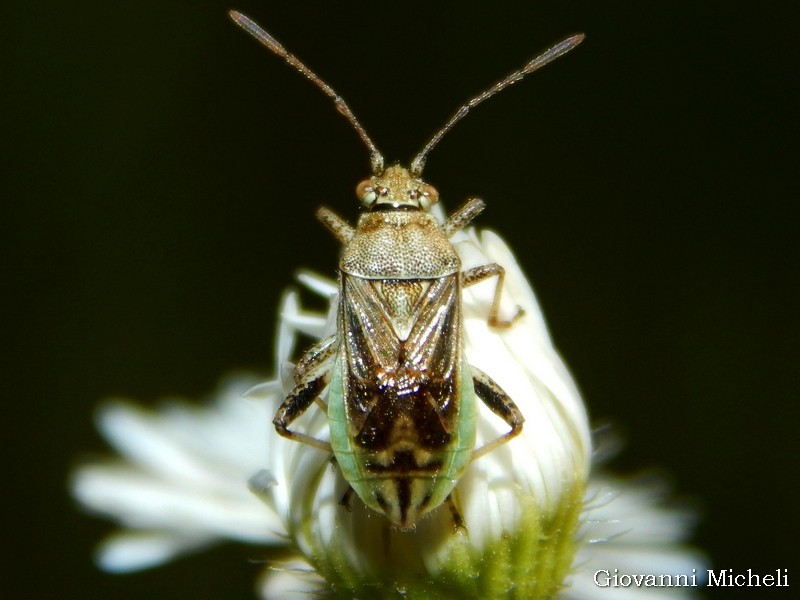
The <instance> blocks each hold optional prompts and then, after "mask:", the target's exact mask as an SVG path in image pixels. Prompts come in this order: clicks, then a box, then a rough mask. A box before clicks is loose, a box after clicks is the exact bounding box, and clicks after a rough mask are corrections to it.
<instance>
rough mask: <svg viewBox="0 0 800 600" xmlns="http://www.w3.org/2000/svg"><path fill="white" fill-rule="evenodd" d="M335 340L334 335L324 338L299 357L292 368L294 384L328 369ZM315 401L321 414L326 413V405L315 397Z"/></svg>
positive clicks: (335, 348) (333, 351) (334, 350)
mask: <svg viewBox="0 0 800 600" xmlns="http://www.w3.org/2000/svg"><path fill="white" fill-rule="evenodd" d="M337 339H338V338H337V337H336V335H332V336H330V337H326V338H325V339H323V340H320V341H319V342H317V343H316V344H314V345H313V346H311V348H309V349H308V350H306V351H305V352H304V353H303V356H301V357H300V360H298V361H297V364H296V365H295V366H294V382H295V384H298V383H300V382H302V381H304V380H307V379H310V378H313V376H314V375H315V374H317V373H322V372H323V371H327V370H328V369H329V368H330V366H329V363H330V361H331V360H333V358H334V357H335V356H336V350H337V347H336V341H337ZM315 401H316V403H317V406H319V407H320V408H321V409H322V411H323V412H327V411H328V405H327V404H326V403H325V401H324V400H322V398H320V397H319V396H317V397H316V398H315Z"/></svg>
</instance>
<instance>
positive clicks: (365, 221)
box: [339, 211, 461, 279]
mask: <svg viewBox="0 0 800 600" xmlns="http://www.w3.org/2000/svg"><path fill="white" fill-rule="evenodd" d="M339 268H340V269H341V270H342V271H343V272H345V273H349V274H350V275H355V276H357V277H364V278H366V279H432V278H437V277H442V276H443V275H449V274H451V273H456V272H458V271H459V270H460V269H461V261H460V259H459V258H458V254H456V251H455V249H454V248H453V245H452V244H451V243H450V240H448V239H447V236H445V234H444V232H443V231H442V228H441V225H439V222H438V221H437V220H436V218H435V217H434V216H433V215H431V214H429V213H424V212H416V211H414V212H405V211H398V212H394V211H389V212H373V213H364V214H362V215H361V217H360V218H359V219H358V227H357V230H356V235H355V237H354V238H353V240H352V241H351V242H350V243H349V244H348V245H347V246H346V247H345V249H344V253H343V254H342V259H341V261H340V263H339Z"/></svg>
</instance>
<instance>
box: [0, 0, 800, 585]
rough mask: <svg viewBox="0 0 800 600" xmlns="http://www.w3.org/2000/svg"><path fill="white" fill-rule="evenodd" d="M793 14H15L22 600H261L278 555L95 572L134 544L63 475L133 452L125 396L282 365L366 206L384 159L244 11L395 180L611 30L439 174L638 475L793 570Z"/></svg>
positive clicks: (720, 7) (12, 78)
mask: <svg viewBox="0 0 800 600" xmlns="http://www.w3.org/2000/svg"><path fill="white" fill-rule="evenodd" d="M790 6H791V3H770V6H769V7H760V8H757V7H756V5H755V4H753V3H748V2H735V1H734V2H730V1H722V0H706V1H705V2H693V1H690V0H682V1H678V2H670V3H651V2H584V1H562V2H558V3H556V2H526V3H521V2H510V1H507V0H494V1H492V2H484V1H464V0H461V1H459V2H456V1H447V2H438V3H431V2H427V3H425V2H402V3H401V2H381V3H377V2H368V3H367V2H323V1H313V2H306V1H301V2H292V3H289V2H266V1H262V2H257V1H243V0H242V1H237V3H236V4H235V5H231V4H230V3H229V2H228V1H226V2H219V1H216V0H212V1H206V2H197V1H194V2H192V1H188V0H187V1H174V0H173V1H167V2H164V1H163V0H162V1H160V2H155V1H151V0H141V1H140V2H136V3H107V2H99V1H81V0H78V1H76V2H69V3H59V2H47V1H40V2H30V1H22V0H6V1H5V2H3V3H2V5H0V33H2V35H0V61H2V71H1V73H2V89H3V90H4V91H3V92H2V100H0V101H2V103H3V109H2V112H1V113H0V118H2V120H3V123H2V144H0V147H2V150H1V151H2V169H1V170H0V173H2V176H1V177H0V186H1V187H0V193H1V195H2V207H3V213H4V217H3V219H2V228H3V234H2V240H3V244H4V246H5V247H4V252H3V256H4V263H5V266H6V267H7V274H5V275H4V276H3V279H4V287H5V290H6V292H5V294H4V296H5V300H6V306H7V308H6V309H5V311H4V312H5V315H6V316H7V317H9V322H8V324H7V325H6V331H8V333H9V334H10V335H8V339H9V340H10V344H7V347H8V349H9V350H10V356H9V357H8V358H7V359H6V360H5V365H6V366H5V369H4V371H5V378H6V380H7V381H6V383H7V384H6V386H5V387H6V390H7V398H6V401H5V407H6V411H7V412H6V414H5V417H4V421H5V423H6V425H7V429H8V430H9V431H8V432H7V433H6V434H4V442H6V448H5V449H4V453H5V460H4V462H5V465H6V466H5V471H6V473H8V475H7V476H6V477H5V479H6V481H7V483H6V485H5V489H6V492H5V498H4V502H5V503H6V504H7V506H6V508H5V510H4V511H3V512H4V517H5V519H6V520H7V523H6V524H5V525H4V531H5V535H4V539H5V544H6V547H7V551H8V555H7V557H6V559H5V561H4V562H5V565H4V568H5V569H6V570H8V572H9V576H3V581H4V583H3V587H4V588H5V589H6V590H9V589H10V590H11V592H10V593H8V595H6V593H7V592H4V594H3V595H4V596H5V597H10V598H55V597H60V598H64V597H80V598H85V599H89V598H108V597H114V598H120V599H124V598H142V597H145V596H147V595H150V596H152V595H153V594H154V593H155V595H156V596H157V597H158V598H195V599H205V598H221V597H225V598H242V599H246V598H251V597H252V587H253V581H254V578H255V575H256V573H257V572H258V571H259V569H260V566H259V565H258V564H256V561H257V560H258V559H259V558H260V557H262V556H263V553H262V552H261V550H260V549H257V548H256V549H253V548H247V547H244V546H234V545H229V546H223V547H220V548H217V549H215V550H212V551H210V552H207V553H205V554H202V555H198V556H194V557H189V558H185V559H182V560H180V561H178V562H176V563H175V564H173V565H171V566H169V567H167V568H162V569H156V570H152V571H148V572H143V573H139V574H134V575H129V576H112V575H107V574H104V573H101V572H99V571H97V570H96V569H95V567H94V566H93V564H92V560H91V553H92V549H93V547H94V545H95V543H96V542H97V541H98V540H99V539H101V538H102V537H103V535H105V534H106V533H108V532H109V531H110V530H111V526H110V524H109V523H107V522H105V521H103V520H100V519H95V518H93V517H91V516H88V515H85V514H83V513H82V512H81V511H80V510H79V509H77V508H76V506H75V504H74V502H73V501H72V500H71V499H70V498H69V497H68V494H67V490H66V481H67V475H68V472H69V471H70V469H71V468H72V466H73V465H74V464H75V463H76V461H77V460H78V459H79V458H81V457H84V456H91V455H97V454H103V453H105V452H107V446H106V445H105V444H104V442H103V441H102V439H101V438H100V437H99V436H98V435H97V434H96V433H95V431H94V426H93V423H92V414H93V410H94V408H95V406H96V405H97V404H98V402H99V401H100V400H101V399H103V398H105V397H108V396H120V395H121V396H124V397H130V398H134V399H137V400H139V401H140V402H141V403H143V404H145V405H154V404H156V402H157V401H158V399H159V398H161V397H164V396H176V395H177V396H185V397H189V398H200V397H203V396H205V395H206V394H208V393H209V392H211V391H212V390H213V389H214V388H215V386H216V383H217V381H218V380H219V378H220V377H221V376H223V375H225V374H227V373H230V372H231V371H234V370H241V369H251V370H255V371H257V372H259V373H261V374H263V375H264V376H265V377H266V375H268V374H269V369H270V365H271V364H272V363H271V360H272V337H273V333H274V329H275V325H274V324H275V316H276V307H277V302H278V299H279V297H280V294H281V291H282V290H283V289H284V287H285V286H286V285H288V284H290V283H291V282H292V277H293V273H294V272H295V271H296V269H298V268H299V267H309V268H312V269H315V270H317V271H319V272H322V273H328V274H333V273H334V270H335V266H336V260H337V252H338V246H337V243H336V242H335V241H334V240H333V238H332V237H331V236H330V235H329V234H328V233H327V232H326V231H325V230H324V229H323V227H322V226H321V225H320V224H319V223H318V222H316V220H315V219H314V218H313V213H314V210H315V209H316V207H317V206H318V205H319V204H322V203H324V204H326V205H328V206H330V207H331V208H333V209H334V210H336V211H337V212H339V213H340V214H342V215H344V216H346V217H347V218H349V219H351V220H352V219H355V217H356V214H357V203H356V200H355V196H354V194H353V191H352V190H353V189H354V186H355V184H356V183H357V182H358V181H359V180H360V179H361V178H363V177H364V176H365V175H367V174H368V158H367V153H366V151H365V149H364V147H363V146H362V145H361V143H360V141H359V140H358V138H357V137H356V135H355V134H354V133H353V132H352V131H351V130H350V129H349V127H348V125H347V124H346V122H345V121H344V119H342V118H341V117H339V116H338V115H337V113H336V112H335V110H334V108H333V107H332V105H331V103H330V101H329V100H328V99H327V98H325V97H324V96H323V95H322V94H321V93H319V91H317V90H316V89H314V88H313V87H312V86H311V85H309V83H308V82H306V81H304V80H303V78H302V77H300V76H299V75H298V74H297V73H295V72H292V71H291V70H290V69H289V68H287V66H286V65H285V64H283V63H282V61H281V60H279V59H277V58H276V57H275V56H273V55H271V54H269V53H268V52H267V51H266V50H265V49H263V48H261V47H260V46H258V45H257V44H256V43H255V42H254V41H253V40H252V39H250V38H248V36H247V35H245V34H244V33H243V32H242V31H240V30H239V29H238V28H236V27H235V26H234V25H233V24H232V23H231V22H230V21H229V20H228V18H227V16H226V10H227V9H229V8H237V9H239V10H241V11H243V12H245V13H247V14H249V15H250V16H252V17H253V18H254V19H255V20H257V21H258V22H260V23H261V24H262V25H264V26H265V27H266V28H267V29H268V30H269V31H270V32H272V33H273V34H274V35H275V36H276V37H277V38H278V39H280V40H281V41H282V42H283V43H284V44H285V45H286V46H287V47H288V48H289V49H290V50H291V51H292V52H294V53H295V54H297V55H298V56H299V57H301V58H302V59H303V60H304V61H305V62H307V63H308V64H309V65H310V66H311V67H312V68H313V69H315V70H316V71H317V72H318V73H319V74H320V75H321V76H322V77H323V78H324V79H326V80H327V81H328V82H330V83H331V84H332V85H333V86H334V87H335V88H336V90H337V91H339V92H340V93H341V94H342V95H343V96H344V97H345V98H346V99H347V100H348V102H349V103H350V105H351V107H352V109H353V110H354V112H355V113H356V114H357V115H358V117H359V119H360V120H361V122H362V123H363V124H364V126H365V128H366V129H367V131H368V132H369V133H370V135H371V136H372V137H373V139H374V140H375V141H376V143H377V145H378V146H379V148H380V149H381V150H382V152H383V153H384V154H385V155H386V157H387V159H388V160H390V161H394V160H402V161H407V160H408V159H409V158H410V157H411V156H413V155H414V154H415V153H416V152H417V151H418V150H419V149H420V148H421V146H422V145H423V143H424V142H425V141H426V140H427V139H428V138H429V136H430V135H431V134H432V133H433V132H434V131H435V130H436V129H437V128H438V127H439V126H440V125H442V124H443V123H444V121H445V120H446V119H447V118H448V117H449V116H450V115H451V113H452V112H453V111H454V110H455V109H456V108H457V106H459V105H460V104H461V103H462V102H464V101H465V100H466V99H467V98H469V97H470V96H471V95H472V94H474V93H476V92H478V91H480V90H481V89H483V88H485V87H486V86H487V85H488V84H489V83H491V82H493V81H494V80H496V79H499V78H501V77H502V76H503V75H505V74H506V73H508V72H510V71H511V70H513V69H515V68H517V67H519V66H520V65H521V64H523V63H524V62H525V61H526V60H527V59H529V58H530V57H532V56H533V55H534V54H536V53H537V52H538V51H540V50H542V49H544V48H545V47H547V46H549V45H550V44H552V43H553V42H555V41H558V40H560V39H562V38H563V37H565V36H566V35H567V34H571V33H576V32H579V31H583V32H585V33H586V36H587V37H586V41H585V42H584V44H583V45H582V46H581V47H580V48H579V49H577V50H576V51H574V52H573V53H571V54H569V55H568V56H566V57H564V58H562V59H560V60H558V61H557V62H556V63H554V64H553V65H551V66H548V67H547V68H545V69H544V70H542V71H540V72H538V73H537V74H535V75H533V76H531V77H530V78H529V79H527V80H526V81H525V82H524V83H522V84H520V85H516V86H513V88H512V89H510V90H507V91H506V92H504V93H503V94H502V95H500V96H498V97H496V98H493V99H492V100H491V101H490V102H488V103H486V104H485V105H482V106H481V107H480V108H479V109H477V110H475V112H474V113H472V114H471V115H470V116H469V118H467V119H466V120H465V121H464V122H462V123H461V124H460V125H459V126H458V127H457V128H456V129H455V130H454V131H453V132H451V133H450V134H449V135H448V136H447V137H446V138H445V139H444V140H443V141H442V143H441V144H440V145H439V146H438V147H437V149H436V150H435V151H434V152H433V154H432V155H431V156H430V159H429V161H428V166H427V168H426V172H425V175H426V179H427V180H428V181H430V182H431V183H433V184H434V185H436V186H437V188H438V189H439V191H440V193H441V195H442V199H443V201H444V202H445V204H446V205H447V206H448V207H451V208H453V207H455V206H456V205H459V204H460V203H461V202H463V201H464V200H465V199H466V198H467V197H469V196H480V197H482V198H484V199H485V200H486V201H487V203H488V208H487V210H486V212H485V213H484V214H483V215H482V216H481V217H480V219H479V221H478V222H479V225H480V226H481V227H489V228H492V229H494V230H496V231H498V232H500V233H501V234H502V235H503V236H504V237H505V239H506V240H507V241H508V242H509V244H510V245H511V247H512V248H514V250H515V251H516V253H517V256H518V257H519V260H520V262H521V263H522V265H523V268H524V269H525V270H526V272H527V273H528V275H529V276H530V279H531V281H532V282H533V285H534V287H535V289H536V290H537V292H538V294H539V298H540V300H541V303H542V306H543V309H544V311H545V315H546V317H547V319H548V322H549V324H550V326H551V328H552V333H553V336H554V338H555V340H556V343H557V344H558V347H559V348H560V350H561V352H562V354H563V355H564V357H565V359H566V361H567V363H568V364H569V365H570V367H571V369H572V371H573V373H574V375H575V377H576V379H577V381H578V383H579V385H580V386H581V388H582V390H583V392H584V394H585V398H586V401H587V403H588V406H589V409H590V412H591V414H592V417H593V419H594V420H596V421H597V422H600V421H604V420H611V421H612V422H613V423H615V424H616V426H617V428H618V430H619V431H620V432H621V433H622V435H623V437H624V438H625V441H626V446H625V449H624V451H623V453H622V454H621V455H620V456H619V457H618V458H617V459H616V460H615V461H614V463H613V466H614V467H615V468H616V469H617V470H618V471H621V472H624V473H635V472H639V471H641V470H642V469H646V468H648V467H659V468H660V469H663V471H664V472H665V473H666V474H667V475H668V477H669V478H670V480H671V481H672V482H673V484H674V489H675V491H676V494H677V495H678V496H679V497H681V498H684V499H690V500H691V501H692V502H694V504H695V505H696V506H697V507H698V509H699V510H700V511H701V512H702V514H703V518H702V521H701V522H700V524H699V527H698V529H697V535H696V537H695V539H696V543H697V545H698V546H699V547H701V548H703V549H705V550H706V551H707V552H708V553H709V555H710V557H711V561H712V564H713V566H714V567H716V568H731V569H735V570H737V571H744V570H746V569H748V568H752V569H753V570H754V571H756V572H766V571H770V570H775V569H778V568H790V571H791V567H794V566H796V557H797V548H796V544H797V537H798V533H800V528H798V516H797V512H796V497H795V495H794V494H793V493H792V491H793V489H795V488H796V481H797V478H798V468H797V463H796V460H797V452H798V444H797V438H798V435H797V434H796V431H795V430H796V427H797V425H798V423H800V419H799V418H798V417H800V412H799V411H798V402H797V391H798V386H797V373H798V366H797V365H798V359H800V351H798V339H800V317H798V312H799V311H798V309H800V274H799V271H798V266H797V265H798V259H800V252H798V249H799V245H798V239H797V237H798V236H797V217H798V210H797V201H798V193H797V192H798V190H797V185H796V169H797V153H796V148H797V139H796V135H795V132H796V130H797V127H796V126H797V119H796V110H797V106H798V95H797V91H798V90H797V85H798V78H797V66H798V63H797V61H796V54H795V52H796V41H795V39H794V37H793V36H792V35H790V24H791V23H796V22H797V21H796V18H793V17H796V15H794V14H791V13H794V12H795V9H794V8H793V7H792V8H789V7H790ZM791 173H794V174H795V175H793V176H790V174H791ZM9 384H10V385H9ZM265 427H267V424H266V423H265ZM792 556H795V558H794V559H792V558H791V557H792ZM9 558H10V561H9ZM794 572H795V571H793V573H794ZM724 592H725V591H724V590H719V589H718V590H709V591H708V592H707V593H706V595H707V596H708V597H722V594H723V593H724ZM771 592H773V593H775V594H778V595H780V594H781V592H782V593H783V594H784V595H788V592H787V591H786V590H785V589H784V590H779V589H773V590H771Z"/></svg>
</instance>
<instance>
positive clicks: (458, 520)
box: [444, 494, 466, 531]
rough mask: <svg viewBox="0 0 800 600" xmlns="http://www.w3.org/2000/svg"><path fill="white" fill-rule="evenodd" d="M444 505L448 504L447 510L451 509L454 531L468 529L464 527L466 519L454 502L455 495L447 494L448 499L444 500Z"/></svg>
mask: <svg viewBox="0 0 800 600" xmlns="http://www.w3.org/2000/svg"><path fill="white" fill-rule="evenodd" d="M444 503H445V504H447V508H449V509H450V517H451V518H452V519H453V529H454V530H455V531H458V530H459V529H466V526H465V525H464V517H462V516H461V512H460V511H459V510H458V507H457V506H456V503H455V502H454V501H453V494H447V498H445V499H444Z"/></svg>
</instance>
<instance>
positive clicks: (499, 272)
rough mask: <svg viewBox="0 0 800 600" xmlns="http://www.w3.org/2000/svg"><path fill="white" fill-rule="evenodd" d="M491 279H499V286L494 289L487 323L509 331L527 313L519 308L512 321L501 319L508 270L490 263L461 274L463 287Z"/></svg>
mask: <svg viewBox="0 0 800 600" xmlns="http://www.w3.org/2000/svg"><path fill="white" fill-rule="evenodd" d="M490 277H497V285H496V286H495V288H494V298H493V299H492V307H491V308H490V309H489V318H488V319H487V321H488V323H489V326H490V327H497V328H498V329H508V328H509V327H511V326H512V325H513V324H514V322H515V321H516V320H517V319H519V318H520V317H521V316H522V315H524V314H525V311H524V310H522V308H520V307H519V306H518V307H517V312H516V314H515V315H514V316H513V317H511V319H509V320H501V319H500V318H499V316H498V314H499V312H500V299H501V297H502V295H503V282H505V280H506V270H505V269H504V268H503V267H501V266H500V265H498V264H497V263H489V264H488V265H481V266H480V267H473V268H471V269H467V270H466V271H463V272H462V273H461V285H463V286H464V287H468V286H470V285H474V284H476V283H478V282H480V281H483V280H484V279H489V278H490Z"/></svg>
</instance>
